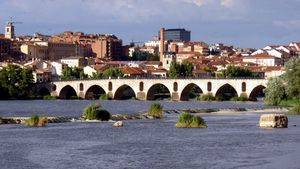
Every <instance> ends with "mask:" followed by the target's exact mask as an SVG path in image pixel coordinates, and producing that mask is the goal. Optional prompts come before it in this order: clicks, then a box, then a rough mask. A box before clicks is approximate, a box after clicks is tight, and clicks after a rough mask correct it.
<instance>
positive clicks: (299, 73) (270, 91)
mask: <svg viewBox="0 0 300 169" xmlns="http://www.w3.org/2000/svg"><path fill="white" fill-rule="evenodd" d="M285 71H286V73H285V74H283V75H282V76H280V77H276V78H272V79H270V81H269V83H268V87H267V88H266V90H265V94H266V97H265V102H266V103H267V104H269V105H275V106H284V107H289V108H290V107H292V108H290V112H293V113H294V114H297V112H299V105H300V58H294V59H291V60H289V61H288V62H287V63H286V65H285ZM298 114H300V113H298Z"/></svg>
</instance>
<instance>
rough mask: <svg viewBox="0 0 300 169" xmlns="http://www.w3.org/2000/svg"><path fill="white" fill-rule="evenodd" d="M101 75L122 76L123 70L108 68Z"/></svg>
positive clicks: (107, 76)
mask: <svg viewBox="0 0 300 169" xmlns="http://www.w3.org/2000/svg"><path fill="white" fill-rule="evenodd" d="M103 75H104V77H106V78H109V77H112V78H116V77H123V76H124V74H123V72H122V71H121V69H119V68H109V69H107V70H105V71H104V73H103Z"/></svg>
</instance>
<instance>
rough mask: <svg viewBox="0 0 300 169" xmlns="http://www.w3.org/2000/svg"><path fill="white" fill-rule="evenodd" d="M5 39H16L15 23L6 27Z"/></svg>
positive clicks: (10, 23) (9, 23)
mask: <svg viewBox="0 0 300 169" xmlns="http://www.w3.org/2000/svg"><path fill="white" fill-rule="evenodd" d="M5 38H7V39H14V38H15V26H14V25H13V22H8V23H7V25H6V26H5Z"/></svg>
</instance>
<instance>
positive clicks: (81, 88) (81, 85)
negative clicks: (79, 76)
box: [79, 83, 83, 91]
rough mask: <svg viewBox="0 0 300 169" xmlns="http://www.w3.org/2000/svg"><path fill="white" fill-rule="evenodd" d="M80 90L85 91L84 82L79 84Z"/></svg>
mask: <svg viewBox="0 0 300 169" xmlns="http://www.w3.org/2000/svg"><path fill="white" fill-rule="evenodd" d="M79 90H80V91H83V84H82V83H80V84H79Z"/></svg>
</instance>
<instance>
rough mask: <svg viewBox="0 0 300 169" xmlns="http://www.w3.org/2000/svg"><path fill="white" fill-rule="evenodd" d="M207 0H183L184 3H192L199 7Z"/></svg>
mask: <svg viewBox="0 0 300 169" xmlns="http://www.w3.org/2000/svg"><path fill="white" fill-rule="evenodd" d="M206 1H207V0H183V2H186V3H192V4H195V5H197V6H199V7H201V6H202V5H204V3H205V2H206Z"/></svg>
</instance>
